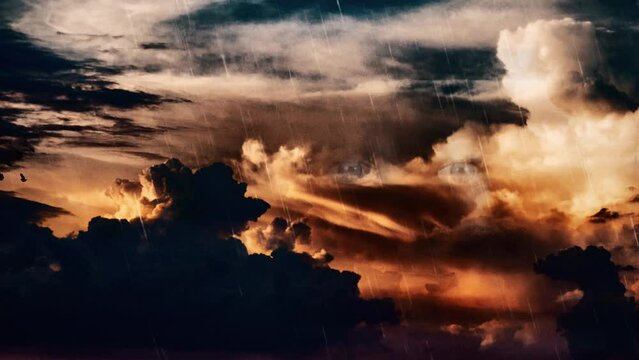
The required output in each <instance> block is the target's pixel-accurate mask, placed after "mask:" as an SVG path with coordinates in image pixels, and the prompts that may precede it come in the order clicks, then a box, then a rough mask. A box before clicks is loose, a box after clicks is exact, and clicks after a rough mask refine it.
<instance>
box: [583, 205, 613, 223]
mask: <svg viewBox="0 0 639 360" xmlns="http://www.w3.org/2000/svg"><path fill="white" fill-rule="evenodd" d="M620 216H621V215H620V214H619V213H618V212H617V211H611V210H608V209H607V208H601V210H599V211H597V212H596V213H595V214H593V215H591V216H590V217H589V220H588V221H590V222H591V223H593V224H604V223H606V222H608V221H610V220H616V219H619V217H620Z"/></svg>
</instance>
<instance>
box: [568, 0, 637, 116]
mask: <svg viewBox="0 0 639 360" xmlns="http://www.w3.org/2000/svg"><path fill="white" fill-rule="evenodd" d="M559 5H560V8H561V9H562V10H564V11H565V12H566V13H567V14H569V15H570V16H573V17H576V18H577V19H580V20H585V21H591V22H593V23H594V24H595V26H596V48H594V49H588V51H589V52H590V53H589V54H584V55H586V56H593V57H595V58H596V59H597V62H596V66H595V67H594V68H591V69H585V71H584V72H583V73H582V74H573V76H572V77H573V80H572V81H573V82H574V84H573V85H572V86H568V87H567V88H566V91H565V93H564V94H563V96H566V97H574V96H576V97H578V98H580V100H581V101H585V104H587V106H588V107H590V108H591V109H594V110H596V111H598V112H602V111H616V112H625V111H634V110H636V109H637V108H638V106H639V76H637V73H636V71H635V69H636V68H637V66H639V54H638V53H637V51H635V49H636V47H637V45H639V30H638V28H637V26H638V25H639V20H638V19H639V4H638V3H637V1H635V0H613V1H603V0H567V1H562V2H560V4H559ZM567 107H568V108H570V107H571V105H570V104H567Z"/></svg>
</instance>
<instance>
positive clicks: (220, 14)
mask: <svg viewBox="0 0 639 360" xmlns="http://www.w3.org/2000/svg"><path fill="white" fill-rule="evenodd" d="M433 2H437V0H409V1H402V2H395V3H393V2H388V1H384V0H349V1H341V2H339V1H333V0H318V1H309V0H300V1H282V0H258V1H247V0H240V1H230V2H219V3H218V2H214V3H212V4H210V5H208V6H206V7H204V8H203V9H200V10H198V11H195V12H194V13H193V14H190V15H189V16H188V17H187V16H184V17H180V18H178V19H176V20H174V21H175V22H178V23H183V24H187V25H191V26H194V27H196V28H214V27H215V26H219V25H223V24H228V23H259V22H268V21H276V20H284V19H287V18H291V17H299V18H303V19H305V20H307V21H309V20H310V21H321V19H322V17H323V18H327V17H329V16H332V15H333V16H334V15H340V14H342V15H344V16H353V17H370V16H385V15H389V14H392V13H396V12H401V11H406V10H410V9H412V8H415V7H417V6H420V5H423V4H427V3H433Z"/></svg>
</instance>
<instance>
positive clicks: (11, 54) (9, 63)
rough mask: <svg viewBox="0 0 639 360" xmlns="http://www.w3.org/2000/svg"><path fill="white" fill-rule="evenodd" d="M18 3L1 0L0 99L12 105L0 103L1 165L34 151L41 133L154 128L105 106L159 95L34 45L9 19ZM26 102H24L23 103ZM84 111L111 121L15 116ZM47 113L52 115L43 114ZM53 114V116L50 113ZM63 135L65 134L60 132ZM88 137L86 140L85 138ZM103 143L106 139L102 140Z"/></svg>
mask: <svg viewBox="0 0 639 360" xmlns="http://www.w3.org/2000/svg"><path fill="white" fill-rule="evenodd" d="M22 7H23V4H22V3H21V2H16V1H7V2H3V4H2V5H1V6H0V48H2V55H0V101H4V102H7V103H9V104H13V105H14V106H18V107H21V108H20V109H17V108H3V109H0V170H6V169H7V168H10V167H14V166H15V165H16V163H18V162H20V161H22V160H24V159H25V158H26V157H28V156H31V155H33V154H34V153H35V147H36V146H37V145H38V144H39V143H40V142H41V141H42V140H43V139H46V138H50V137H57V138H59V137H62V136H63V134H64V133H65V132H69V131H71V132H73V133H76V134H78V136H79V134H80V133H82V132H85V133H84V134H83V135H85V136H86V135H87V134H91V135H92V136H93V137H96V138H105V137H106V138H109V140H110V141H111V142H114V140H113V137H114V136H144V135H149V134H150V133H153V132H155V131H157V129H152V128H147V127H142V126H138V125H135V124H134V123H133V121H132V120H131V119H127V118H116V117H113V116H110V115H108V114H107V113H106V112H107V111H108V109H117V110H127V109H132V108H137V107H141V106H153V105H158V104H160V103H162V102H165V101H173V100H170V99H164V98H162V97H160V96H157V95H154V94H149V93H145V92H139V91H129V90H123V89H118V88H117V87H116V84H115V83H113V82H110V81H107V80H105V78H104V76H105V75H108V74H114V73H118V72H119V71H120V70H119V69H115V68H106V67H104V66H102V65H101V64H100V63H98V62H97V61H93V60H90V59H89V60H82V61H79V60H69V59H67V58H64V57H62V56H60V55H58V54H56V53H54V52H53V51H51V50H48V49H45V48H43V47H41V46H39V45H38V44H37V43H36V42H35V40H33V39H31V38H29V37H27V36H26V35H24V34H22V33H20V32H17V31H15V30H13V29H12V28H11V27H10V25H9V23H10V22H11V21H12V20H13V19H14V18H15V16H17V15H18V14H19V13H20V12H21V9H22ZM25 105H26V107H25ZM44 111H53V112H72V113H77V114H84V113H89V114H91V115H95V116H98V117H101V118H103V119H104V120H107V122H111V123H112V126H84V125H74V124H72V121H71V120H69V118H65V117H62V116H61V115H57V116H54V118H55V117H59V119H57V120H58V121H59V123H58V124H43V125H36V126H24V125H18V124H16V123H15V121H16V120H17V119H19V118H30V117H32V116H34V117H35V116H36V115H38V113H40V112H44ZM48 117H49V118H51V117H52V116H48ZM49 120H53V119H49ZM65 136H66V135H65ZM83 140H84V142H82V143H74V142H73V141H72V140H70V141H69V145H71V146H91V145H94V143H95V142H97V141H99V140H96V139H92V140H90V141H89V140H87V139H86V138H85V139H83ZM86 141H89V143H86ZM102 143H105V140H102ZM130 146H132V147H134V146H135V145H133V143H131V145H130Z"/></svg>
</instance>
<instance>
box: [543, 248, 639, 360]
mask: <svg viewBox="0 0 639 360" xmlns="http://www.w3.org/2000/svg"><path fill="white" fill-rule="evenodd" d="M534 269H535V272H537V273H539V274H544V275H546V276H548V277H550V278H551V279H554V280H563V281H568V282H571V283H575V284H577V286H578V287H579V289H580V290H581V291H582V292H583V297H582V298H581V300H580V301H579V303H577V304H576V305H575V306H574V307H573V308H571V309H570V310H569V311H568V312H566V313H564V314H562V315H561V316H559V319H558V320H557V326H558V329H559V331H560V332H561V333H562V335H563V336H565V337H566V339H567V340H568V345H569V348H570V352H571V355H572V357H573V358H574V359H575V360H604V359H636V358H637V357H638V356H639V348H638V347H637V341H638V339H639V332H638V330H639V314H638V313H637V306H636V303H635V300H634V298H631V297H626V296H625V292H626V288H625V286H624V285H623V284H622V283H621V281H620V280H619V270H620V268H619V266H617V265H616V264H615V263H613V262H612V261H611V255H610V253H609V252H608V251H607V250H606V249H604V248H602V247H594V246H589V247H587V248H586V249H581V248H579V247H573V248H570V249H566V250H562V251H560V252H558V253H557V254H553V255H549V256H548V257H546V258H543V259H540V260H539V261H538V262H537V263H535V267H534Z"/></svg>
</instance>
